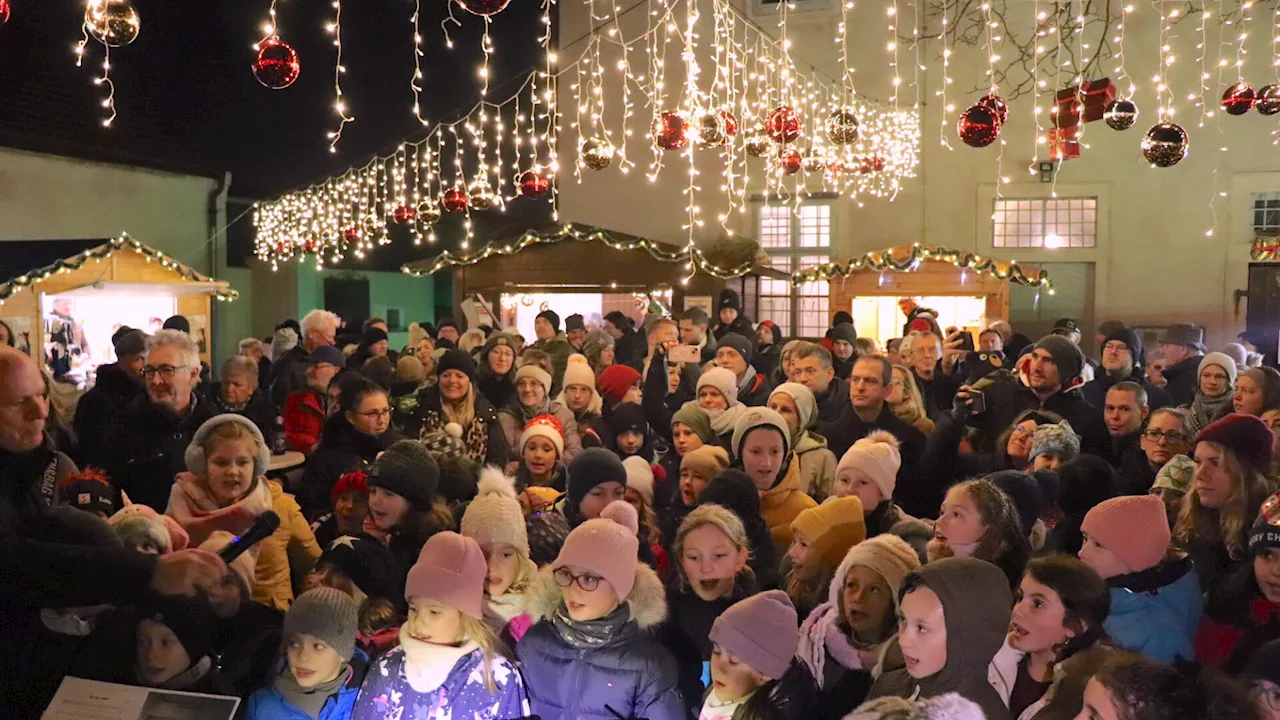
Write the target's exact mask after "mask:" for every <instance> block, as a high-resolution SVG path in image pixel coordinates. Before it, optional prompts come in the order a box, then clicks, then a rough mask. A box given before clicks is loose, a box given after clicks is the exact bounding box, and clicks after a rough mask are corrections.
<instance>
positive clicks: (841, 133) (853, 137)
mask: <svg viewBox="0 0 1280 720" xmlns="http://www.w3.org/2000/svg"><path fill="white" fill-rule="evenodd" d="M827 140H828V141H829V142H830V143H831V144H833V145H852V144H854V143H856V142H858V116H857V115H854V114H853V111H852V110H849V109H847V108H844V109H840V110H837V111H835V112H833V113H831V114H830V115H828V116H827Z"/></svg>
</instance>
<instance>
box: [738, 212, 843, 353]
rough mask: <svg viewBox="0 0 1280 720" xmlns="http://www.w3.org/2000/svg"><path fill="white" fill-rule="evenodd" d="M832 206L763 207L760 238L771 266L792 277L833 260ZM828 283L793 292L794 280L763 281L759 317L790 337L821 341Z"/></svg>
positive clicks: (758, 229) (758, 226)
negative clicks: (797, 272) (801, 270)
mask: <svg viewBox="0 0 1280 720" xmlns="http://www.w3.org/2000/svg"><path fill="white" fill-rule="evenodd" d="M831 208H832V206H831V204H830V203H827V202H813V203H803V204H801V205H800V206H799V207H796V206H794V205H790V204H788V205H764V204H761V205H758V206H757V213H756V218H757V220H756V222H757V226H756V231H757V232H756V239H757V240H758V241H759V243H760V247H761V248H763V249H764V251H765V253H767V254H768V255H769V259H770V263H769V264H770V266H771V267H773V268H775V269H777V270H781V271H782V272H785V273H787V274H788V275H790V274H791V273H792V272H794V271H796V270H799V269H801V268H806V267H811V266H813V265H820V264H822V263H825V262H828V261H830V259H831ZM828 302H829V292H828V287H827V282H826V281H814V282H808V283H805V284H804V285H802V286H800V287H798V288H797V287H792V286H791V281H790V280H775V279H772V278H761V279H760V303H759V315H760V317H758V318H756V321H757V322H759V321H761V320H772V321H773V322H774V323H775V324H777V326H778V327H779V328H781V329H782V334H783V335H785V336H787V337H804V338H820V337H822V335H823V333H825V332H826V330H827V325H828V312H827V310H828Z"/></svg>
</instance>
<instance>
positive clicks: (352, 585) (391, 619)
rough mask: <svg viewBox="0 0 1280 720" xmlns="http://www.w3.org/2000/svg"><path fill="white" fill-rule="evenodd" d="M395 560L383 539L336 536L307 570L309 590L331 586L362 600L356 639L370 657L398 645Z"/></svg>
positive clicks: (358, 601) (363, 536) (357, 600)
mask: <svg viewBox="0 0 1280 720" xmlns="http://www.w3.org/2000/svg"><path fill="white" fill-rule="evenodd" d="M394 572H395V563H394V561H393V560H392V557H391V552H390V551H389V550H387V546H386V545H383V544H382V542H381V541H379V540H375V539H373V538H371V537H369V536H368V535H343V536H342V537H339V538H334V539H333V541H332V542H330V543H329V545H328V546H327V547H326V548H325V549H324V554H323V555H321V556H320V559H319V560H317V561H316V565H315V567H314V568H312V570H311V572H310V573H308V574H307V579H306V586H305V588H306V589H307V590H314V589H316V588H318V587H331V588H334V589H337V590H341V591H342V592H344V593H346V594H348V595H350V596H351V597H352V598H353V599H354V600H355V601H356V602H357V603H359V613H358V615H357V629H358V634H357V636H356V641H357V643H358V644H359V646H360V649H361V650H363V651H364V652H365V654H366V655H368V656H369V657H376V656H378V655H380V654H382V652H383V651H385V650H387V649H389V648H392V647H395V644H396V643H397V642H399V639H400V637H399V627H400V622H401V618H400V616H399V613H398V612H397V611H396V606H395V603H393V602H392V601H391V599H390V598H391V597H392V593H394V592H396V591H397V589H398V586H399V582H400V581H399V580H398V579H397V578H393V577H392V574H393V573H394Z"/></svg>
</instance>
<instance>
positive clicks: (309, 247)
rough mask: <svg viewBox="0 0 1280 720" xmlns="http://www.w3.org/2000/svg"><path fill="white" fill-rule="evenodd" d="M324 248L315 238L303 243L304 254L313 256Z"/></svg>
mask: <svg viewBox="0 0 1280 720" xmlns="http://www.w3.org/2000/svg"><path fill="white" fill-rule="evenodd" d="M323 247H324V246H323V245H321V244H320V241H319V240H317V239H316V238H313V237H309V238H307V241H306V242H304V243H302V250H303V252H306V253H310V254H312V255H315V254H316V253H318V252H320V250H321V248H323Z"/></svg>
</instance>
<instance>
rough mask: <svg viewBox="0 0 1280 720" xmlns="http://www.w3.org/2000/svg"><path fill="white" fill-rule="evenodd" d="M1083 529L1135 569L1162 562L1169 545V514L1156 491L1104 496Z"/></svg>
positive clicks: (1089, 515)
mask: <svg viewBox="0 0 1280 720" xmlns="http://www.w3.org/2000/svg"><path fill="white" fill-rule="evenodd" d="M1080 529H1081V530H1083V531H1084V532H1085V533H1086V534H1087V535H1089V537H1091V538H1094V539H1096V540H1097V541H1098V544H1100V545H1102V546H1103V547H1105V548H1106V549H1108V550H1110V551H1111V554H1113V555H1115V556H1116V557H1117V558H1119V559H1120V562H1123V563H1124V564H1125V565H1128V566H1129V569H1130V570H1131V571H1132V572H1142V571H1143V570H1148V569H1150V568H1153V567H1155V566H1156V565H1159V564H1160V561H1161V560H1162V559H1163V558H1164V554H1165V551H1166V550H1168V549H1169V516H1168V515H1167V514H1166V513H1165V509H1164V501H1163V500H1161V499H1160V498H1158V497H1156V496H1155V495H1123V496H1121V497H1114V498H1111V499H1110V500H1104V501H1103V502H1100V503H1098V504H1097V505H1094V506H1093V509H1092V510H1090V511H1089V512H1088V514H1087V515H1085V516H1084V522H1083V523H1081V525H1080Z"/></svg>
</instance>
